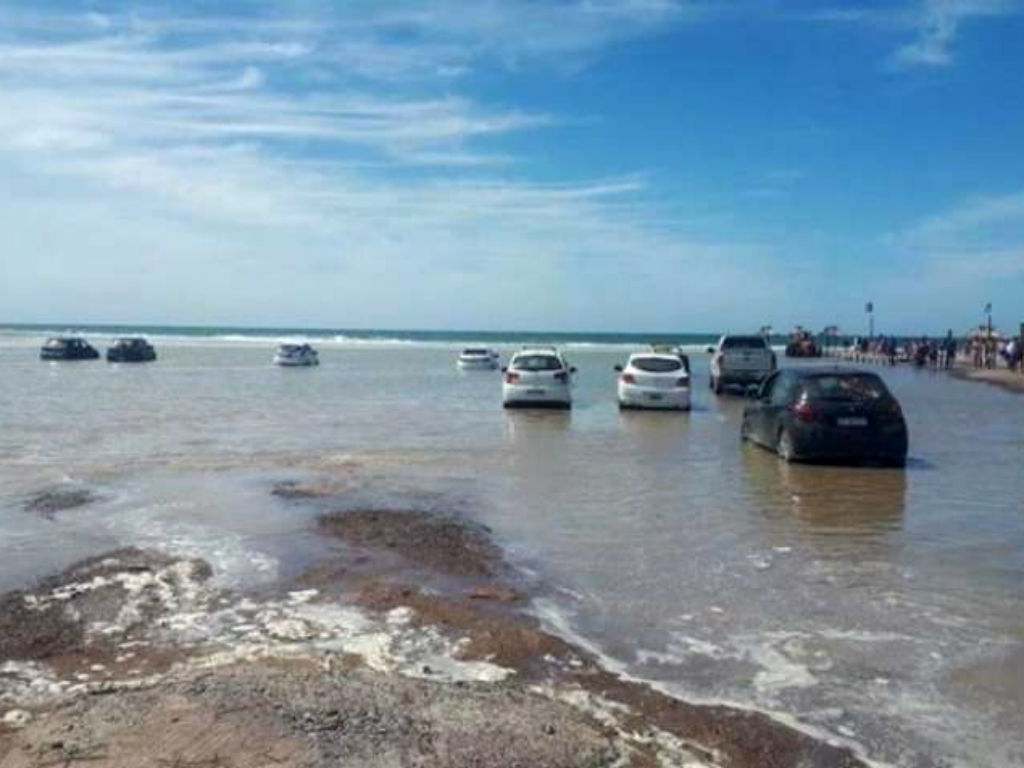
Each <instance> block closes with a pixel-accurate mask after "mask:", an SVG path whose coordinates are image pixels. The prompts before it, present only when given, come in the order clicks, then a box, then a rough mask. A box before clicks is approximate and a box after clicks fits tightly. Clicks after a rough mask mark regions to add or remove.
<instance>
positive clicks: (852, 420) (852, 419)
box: [836, 416, 868, 427]
mask: <svg viewBox="0 0 1024 768" xmlns="http://www.w3.org/2000/svg"><path fill="white" fill-rule="evenodd" d="M836 424H837V425H838V426H840V427H866V426H867V425H868V420H867V419H866V418H864V417H863V416H840V417H839V418H838V419H836Z"/></svg>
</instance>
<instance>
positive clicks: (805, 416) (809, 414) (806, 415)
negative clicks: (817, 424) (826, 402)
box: [790, 400, 821, 422]
mask: <svg viewBox="0 0 1024 768" xmlns="http://www.w3.org/2000/svg"><path fill="white" fill-rule="evenodd" d="M790 410H791V411H793V415H794V416H796V417H797V418H798V419H799V420H800V421H806V422H812V421H817V420H818V418H819V417H820V416H821V412H820V411H819V410H818V409H817V408H815V407H814V406H813V405H811V403H810V402H809V401H807V400H800V401H799V402H798V403H797V404H796V405H794V406H793V407H792V408H791V409H790Z"/></svg>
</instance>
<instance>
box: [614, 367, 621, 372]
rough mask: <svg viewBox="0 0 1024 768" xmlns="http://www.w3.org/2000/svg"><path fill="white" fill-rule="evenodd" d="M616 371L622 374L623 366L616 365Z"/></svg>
mask: <svg viewBox="0 0 1024 768" xmlns="http://www.w3.org/2000/svg"><path fill="white" fill-rule="evenodd" d="M614 370H615V371H616V372H617V373H622V366H621V365H616V366H615V369H614Z"/></svg>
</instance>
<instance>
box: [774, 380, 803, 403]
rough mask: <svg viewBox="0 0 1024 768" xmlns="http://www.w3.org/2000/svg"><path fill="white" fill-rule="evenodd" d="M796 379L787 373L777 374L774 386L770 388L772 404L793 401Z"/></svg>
mask: <svg viewBox="0 0 1024 768" xmlns="http://www.w3.org/2000/svg"><path fill="white" fill-rule="evenodd" d="M796 383H797V382H796V379H795V378H794V377H793V376H792V375H790V374H788V373H782V374H779V376H778V378H777V379H776V383H775V387H774V388H773V389H772V395H771V403H772V405H789V404H790V403H791V402H792V401H793V395H794V394H795V389H796Z"/></svg>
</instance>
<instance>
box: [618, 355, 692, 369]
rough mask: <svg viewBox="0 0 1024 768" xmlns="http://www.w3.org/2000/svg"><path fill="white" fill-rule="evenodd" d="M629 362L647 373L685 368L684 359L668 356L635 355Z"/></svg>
mask: <svg viewBox="0 0 1024 768" xmlns="http://www.w3.org/2000/svg"><path fill="white" fill-rule="evenodd" d="M629 364H630V365H631V366H633V367H634V368H636V369H637V370H638V371H646V372H647V373H671V372H672V371H678V370H682V368H683V361H682V360H680V359H678V358H666V357H634V358H633V359H632V360H631V361H630V363H629Z"/></svg>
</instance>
